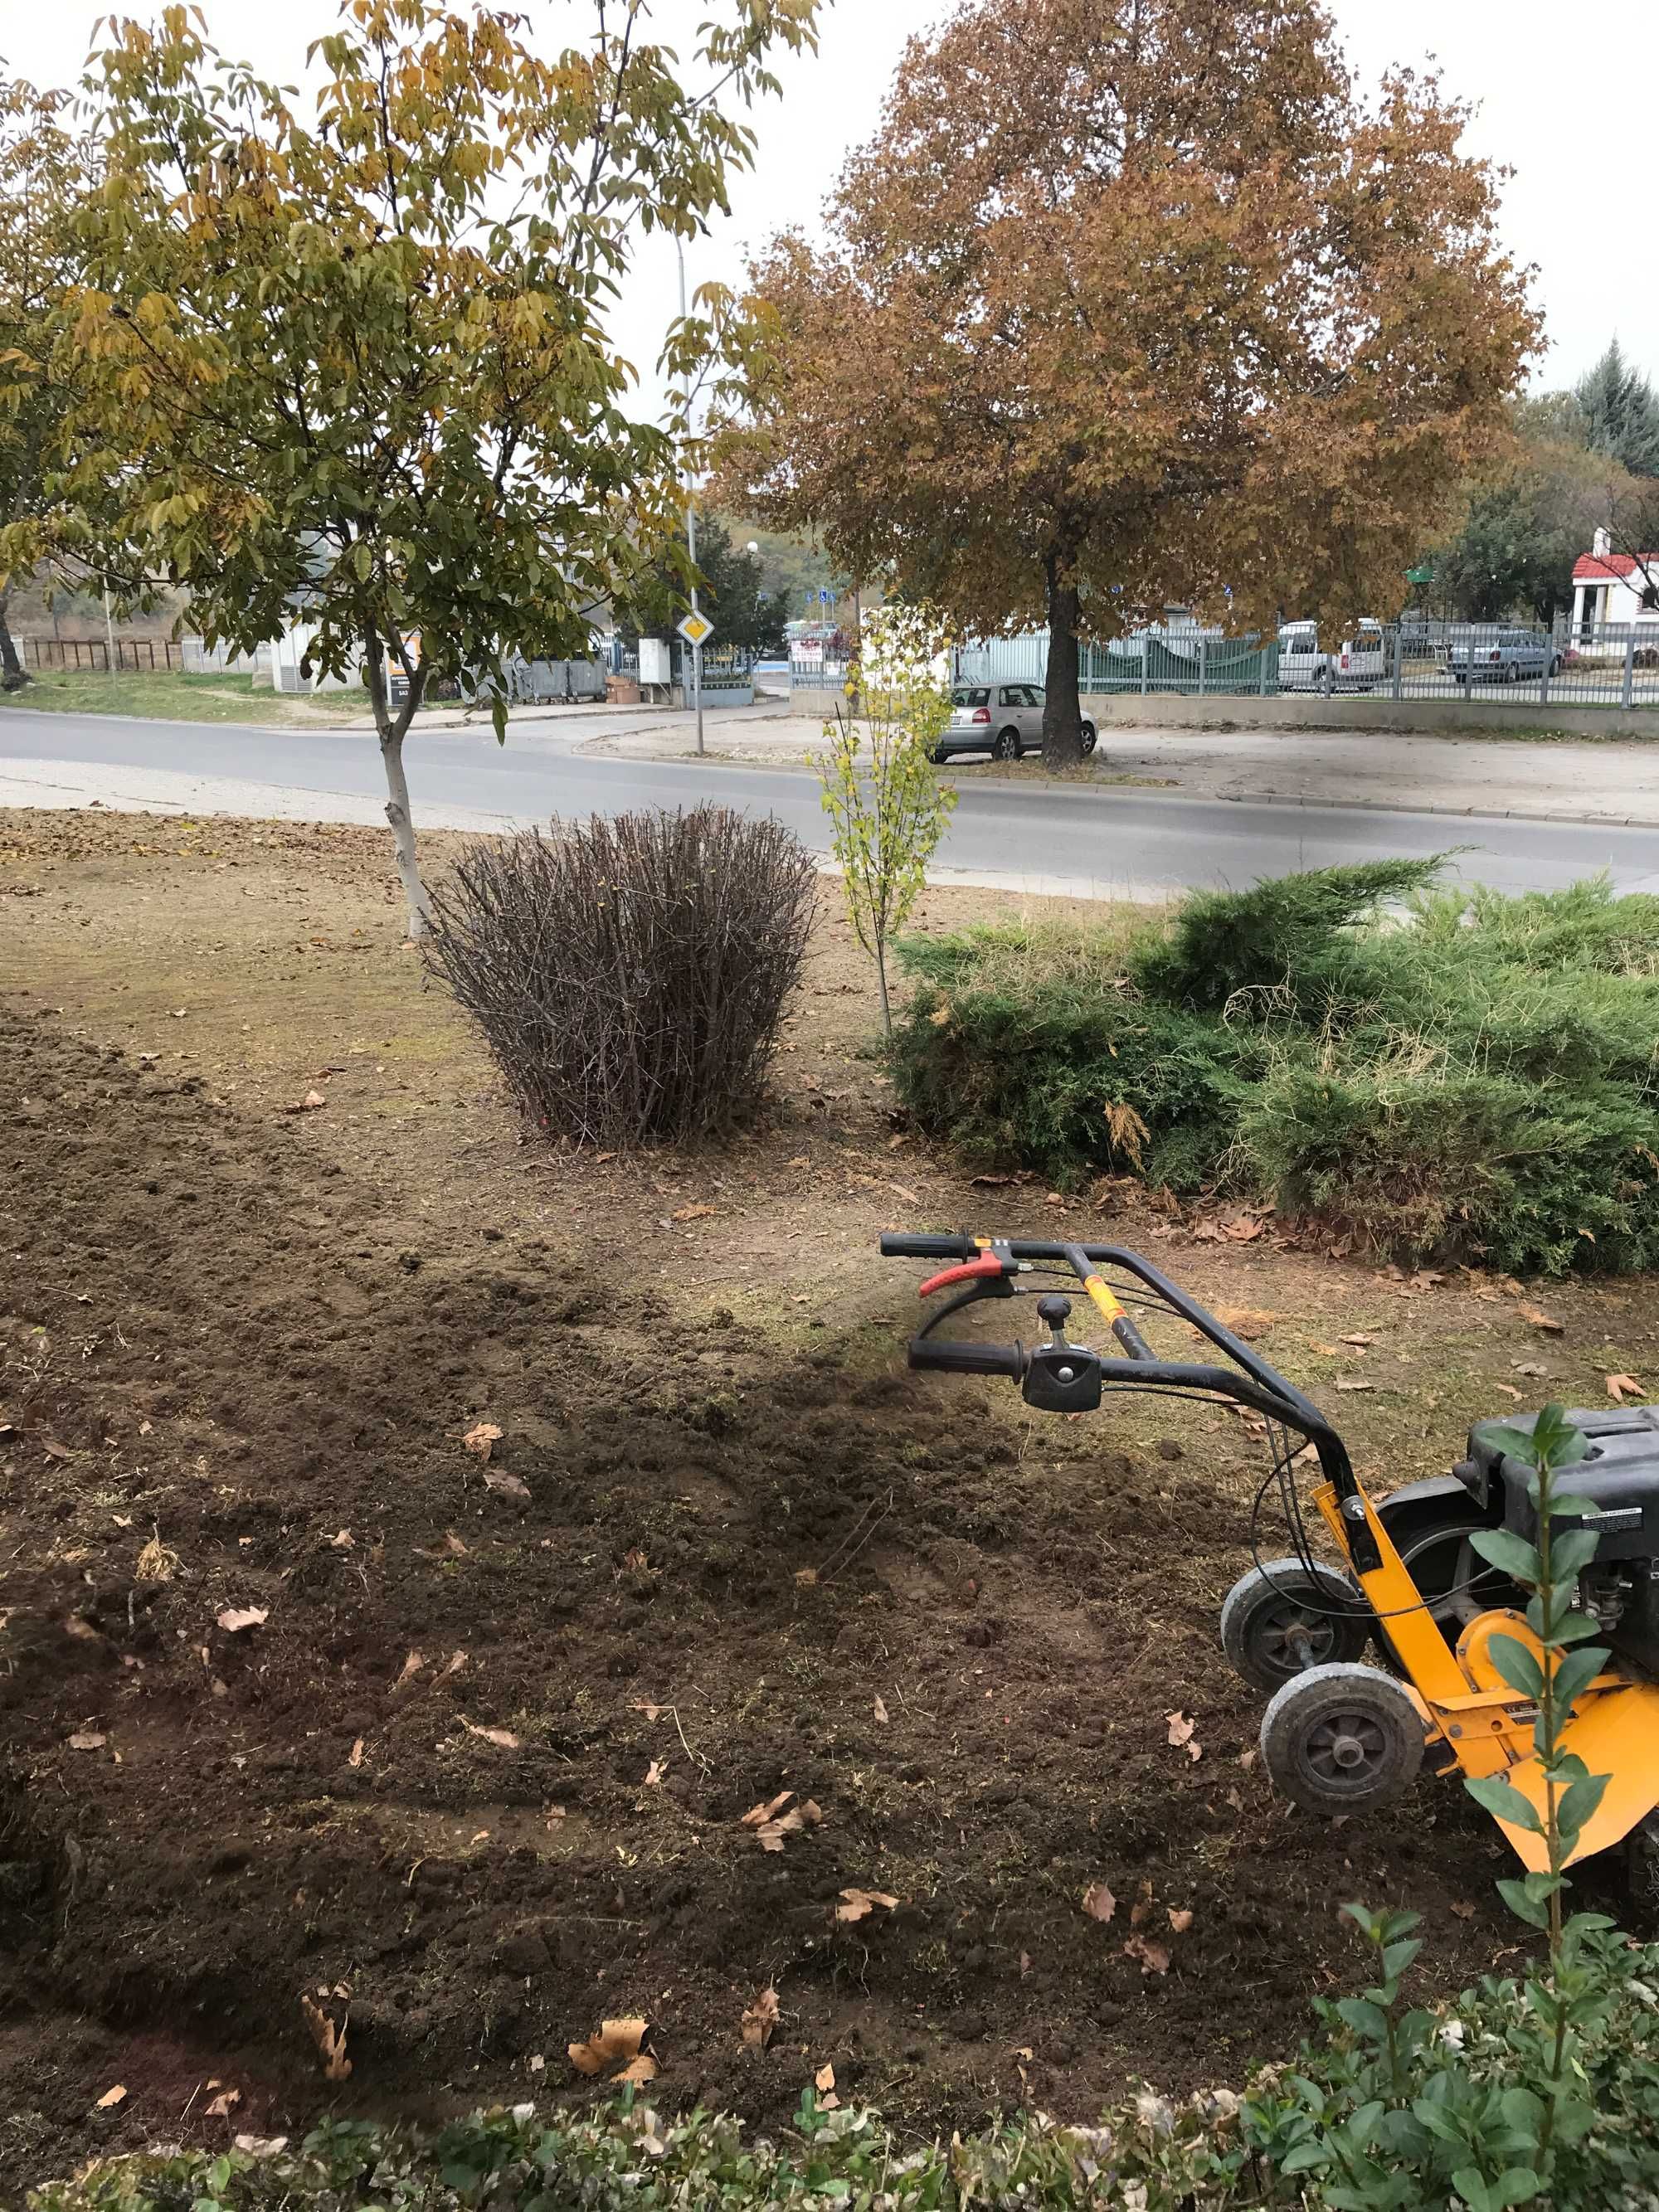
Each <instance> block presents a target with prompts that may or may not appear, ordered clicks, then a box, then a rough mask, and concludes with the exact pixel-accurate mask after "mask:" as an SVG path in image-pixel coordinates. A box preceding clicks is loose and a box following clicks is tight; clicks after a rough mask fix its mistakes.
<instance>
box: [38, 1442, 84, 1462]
mask: <svg viewBox="0 0 1659 2212" xmlns="http://www.w3.org/2000/svg"><path fill="white" fill-rule="evenodd" d="M40 1449H41V1450H42V1451H43V1452H45V1453H46V1456H47V1458H48V1459H73V1458H74V1457H75V1454H74V1453H73V1452H72V1451H71V1450H70V1448H69V1446H68V1445H67V1444H60V1443H58V1439H57V1437H41V1439H40Z"/></svg>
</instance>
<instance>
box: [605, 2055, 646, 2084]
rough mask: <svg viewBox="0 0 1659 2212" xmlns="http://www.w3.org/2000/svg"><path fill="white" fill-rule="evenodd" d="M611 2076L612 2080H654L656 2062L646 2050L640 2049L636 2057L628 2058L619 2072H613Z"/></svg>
mask: <svg viewBox="0 0 1659 2212" xmlns="http://www.w3.org/2000/svg"><path fill="white" fill-rule="evenodd" d="M656 2078H657V2062H656V2060H655V2059H654V2058H653V2057H652V2056H651V2053H650V2052H649V2051H641V2053H640V2055H639V2057H637V2058H630V2059H629V2062H628V2063H627V2065H626V2066H624V2067H623V2069H622V2072H621V2073H620V2074H613V2075H611V2080H612V2081H655V2080H656Z"/></svg>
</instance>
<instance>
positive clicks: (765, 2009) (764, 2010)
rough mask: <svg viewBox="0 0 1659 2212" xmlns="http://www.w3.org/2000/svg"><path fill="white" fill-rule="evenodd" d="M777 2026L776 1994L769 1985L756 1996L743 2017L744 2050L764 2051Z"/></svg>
mask: <svg viewBox="0 0 1659 2212" xmlns="http://www.w3.org/2000/svg"><path fill="white" fill-rule="evenodd" d="M777 2024H778V1993H777V1991H776V1990H775V1989H774V1988H773V1987H772V1986H771V1984H767V1986H766V1988H765V1989H763V1990H760V1991H759V1992H758V1993H757V1996H756V1998H755V2002H753V2004H751V2005H750V2006H749V2008H747V2010H746V2011H745V2012H744V2015H743V2040H744V2048H745V2049H746V2050H750V2051H764V2050H765V2048H766V2046H767V2045H768V2044H769V2042H770V2041H771V2040H772V2031H773V2029H774V2028H775V2027H776V2026H777Z"/></svg>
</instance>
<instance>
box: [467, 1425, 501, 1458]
mask: <svg viewBox="0 0 1659 2212" xmlns="http://www.w3.org/2000/svg"><path fill="white" fill-rule="evenodd" d="M500 1442H501V1430H500V1429H499V1427H498V1426H497V1425H496V1424H495V1422H494V1421H476V1422H474V1424H473V1425H472V1426H471V1428H470V1429H469V1430H468V1431H467V1432H466V1434H465V1436H464V1437H462V1438H461V1449H462V1450H463V1451H470V1452H471V1453H473V1454H474V1455H475V1456H476V1457H477V1458H479V1459H488V1458H489V1454H490V1450H491V1449H492V1447H493V1446H495V1445H496V1444H498V1443H500Z"/></svg>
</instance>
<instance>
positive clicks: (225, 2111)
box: [207, 2089, 242, 2120]
mask: <svg viewBox="0 0 1659 2212" xmlns="http://www.w3.org/2000/svg"><path fill="white" fill-rule="evenodd" d="M241 2101H242V2093H241V2091H240V2089H222V2090H221V2091H220V2093H219V2094H218V2095H217V2096H216V2098H215V2099H214V2100H213V2102H212V2103H211V2104H210V2106H208V2107H207V2117H208V2118H209V2119H210V2120H228V2118H230V2115H231V2112H232V2110H233V2108H234V2106H237V2105H240V2103H241Z"/></svg>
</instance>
